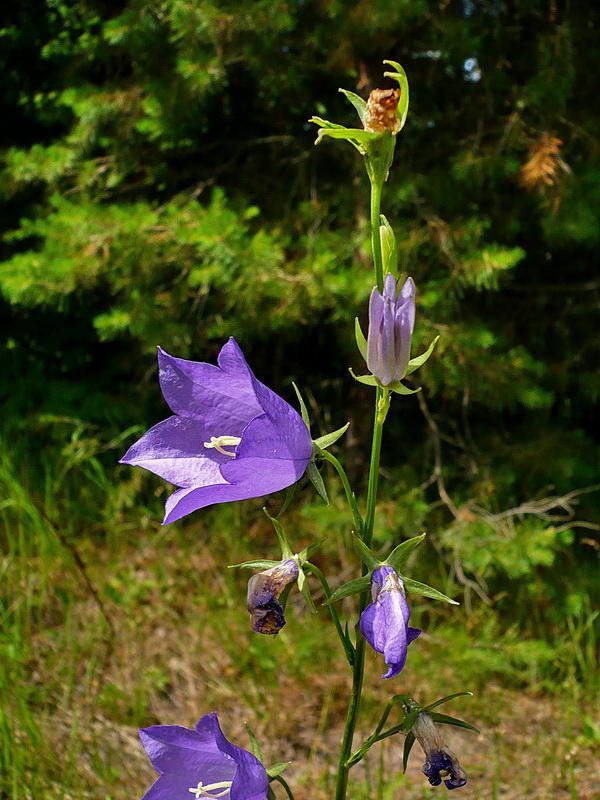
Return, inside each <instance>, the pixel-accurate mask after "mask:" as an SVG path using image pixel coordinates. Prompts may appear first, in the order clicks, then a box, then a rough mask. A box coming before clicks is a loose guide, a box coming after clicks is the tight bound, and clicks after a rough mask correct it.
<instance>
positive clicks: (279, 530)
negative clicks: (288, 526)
mask: <svg viewBox="0 0 600 800" xmlns="http://www.w3.org/2000/svg"><path fill="white" fill-rule="evenodd" d="M263 514H264V515H265V517H267V518H268V519H270V520H271V522H272V523H273V527H274V528H275V533H276V534H277V539H278V541H279V547H280V548H281V558H282V559H286V558H292V556H293V555H294V552H293V550H292V548H291V547H290V543H289V542H288V540H287V536H286V535H285V531H284V530H283V526H282V524H281V522H279V520H278V519H277V517H272V516H271V515H270V514H269V511H268V509H267V507H266V506H263Z"/></svg>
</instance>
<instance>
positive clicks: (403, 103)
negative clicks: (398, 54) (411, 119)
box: [383, 60, 409, 130]
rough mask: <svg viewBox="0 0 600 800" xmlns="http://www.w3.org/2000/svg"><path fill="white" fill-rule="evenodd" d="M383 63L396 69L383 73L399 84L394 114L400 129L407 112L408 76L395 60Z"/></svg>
mask: <svg viewBox="0 0 600 800" xmlns="http://www.w3.org/2000/svg"><path fill="white" fill-rule="evenodd" d="M383 63H384V64H389V65H390V67H393V68H394V69H395V70H396V71H395V72H384V73H383V74H384V75H385V77H386V78H392V79H393V80H395V81H396V82H397V83H398V85H399V86H400V102H399V103H398V108H397V109H396V116H397V117H398V119H399V120H400V130H402V128H403V127H404V123H405V122H406V115H407V114H408V100H409V92H408V78H407V76H406V72H405V71H404V69H403V68H402V67H401V66H400V64H398V62H397V61H388V60H384V62H383Z"/></svg>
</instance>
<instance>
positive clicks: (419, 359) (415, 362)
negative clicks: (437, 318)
mask: <svg viewBox="0 0 600 800" xmlns="http://www.w3.org/2000/svg"><path fill="white" fill-rule="evenodd" d="M439 338H440V337H439V336H436V337H435V339H434V340H433V342H432V343H431V344H430V345H429V347H428V348H427V350H425V352H424V353H422V354H421V355H420V356H416V357H415V358H411V360H410V361H409V362H408V367H407V369H406V374H407V375H410V374H411V372H414V371H415V370H416V369H419V367H422V366H423V364H424V363H425V362H426V361H428V360H429V356H430V355H431V354H432V353H433V348H434V347H435V346H436V344H437V342H438V339H439Z"/></svg>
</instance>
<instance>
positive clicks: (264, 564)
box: [228, 559, 281, 569]
mask: <svg viewBox="0 0 600 800" xmlns="http://www.w3.org/2000/svg"><path fill="white" fill-rule="evenodd" d="M278 564H281V561H267V560H266V559H258V560H256V561H244V562H242V563H241V564H230V565H229V567H228V569H271V567H276V566H277V565H278Z"/></svg>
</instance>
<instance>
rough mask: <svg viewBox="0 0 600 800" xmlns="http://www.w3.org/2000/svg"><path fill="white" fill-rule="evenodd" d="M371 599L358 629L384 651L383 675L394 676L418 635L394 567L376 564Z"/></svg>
mask: <svg viewBox="0 0 600 800" xmlns="http://www.w3.org/2000/svg"><path fill="white" fill-rule="evenodd" d="M371 593H372V596H373V602H372V603H371V604H370V605H368V606H367V607H366V608H365V610H364V611H363V613H362V614H361V616H360V632H361V633H362V635H363V636H364V637H365V639H366V640H367V642H368V643H369V644H370V645H371V647H372V648H373V650H376V651H377V652H378V653H383V656H384V659H385V663H386V664H387V666H388V671H387V672H386V673H385V674H384V675H382V676H381V677H382V678H393V677H394V676H395V675H398V673H399V672H401V671H402V670H403V669H404V665H405V664H406V651H407V649H408V645H409V644H410V643H411V642H414V640H415V639H416V638H417V636H419V634H420V633H421V631H420V630H419V629H418V628H410V627H409V625H408V619H409V617H410V609H409V607H408V603H407V602H406V595H405V593H404V584H403V583H402V580H401V579H400V578H399V577H398V574H397V573H396V570H395V569H394V568H393V567H387V566H383V567H378V568H377V569H375V570H373V574H372V575H371Z"/></svg>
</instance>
